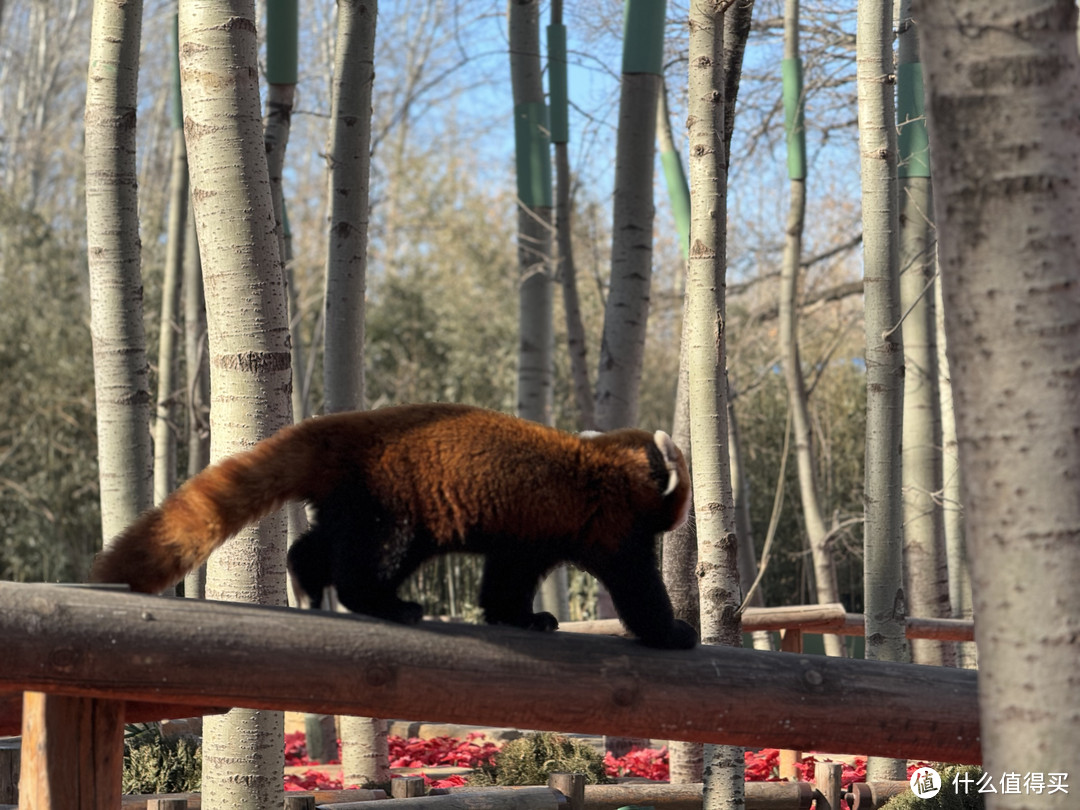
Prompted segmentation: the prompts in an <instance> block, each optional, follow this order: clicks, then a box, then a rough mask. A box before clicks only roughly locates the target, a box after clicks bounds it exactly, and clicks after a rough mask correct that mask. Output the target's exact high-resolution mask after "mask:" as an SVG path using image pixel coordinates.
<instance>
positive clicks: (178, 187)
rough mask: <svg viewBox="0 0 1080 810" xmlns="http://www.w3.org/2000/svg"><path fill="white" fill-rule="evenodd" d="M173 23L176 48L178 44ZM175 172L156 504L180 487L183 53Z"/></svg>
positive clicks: (176, 58)
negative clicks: (178, 370) (179, 355)
mask: <svg viewBox="0 0 1080 810" xmlns="http://www.w3.org/2000/svg"><path fill="white" fill-rule="evenodd" d="M176 36H177V32H176V19H175V17H174V19H173V44H174V46H179V42H177V40H176ZM173 74H174V75H173V88H172V100H171V101H172V104H171V107H172V109H171V110H170V118H171V121H172V173H171V176H170V178H169V224H168V233H167V234H166V253H165V272H164V278H163V280H162V284H161V322H160V324H159V331H158V394H157V412H156V414H155V418H154V503H155V504H159V503H161V502H162V501H163V500H165V498H166V496H167V495H168V494H169V493H170V492H172V491H173V490H174V489H176V444H177V441H178V439H179V426H180V420H179V419H178V416H177V415H178V414H179V413H180V409H179V407H177V406H178V403H179V400H180V396H179V393H180V392H179V386H178V384H177V383H178V380H177V374H176V368H177V362H176V361H177V357H176V355H177V337H178V335H179V332H180V300H181V293H182V290H183V277H184V274H183V263H184V247H185V243H186V240H187V215H188V198H189V196H190V195H189V193H188V188H189V184H188V163H187V143H186V142H185V141H184V105H183V102H182V100H181V98H180V55H179V53H178V52H174V54H173Z"/></svg>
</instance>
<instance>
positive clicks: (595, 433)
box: [578, 430, 604, 439]
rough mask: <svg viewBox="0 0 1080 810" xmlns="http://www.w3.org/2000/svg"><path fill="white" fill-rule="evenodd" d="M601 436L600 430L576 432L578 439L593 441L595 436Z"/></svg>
mask: <svg viewBox="0 0 1080 810" xmlns="http://www.w3.org/2000/svg"><path fill="white" fill-rule="evenodd" d="M603 435H604V433H603V431H600V430H582V431H579V432H578V438H579V439H595V438H596V437H597V436H603Z"/></svg>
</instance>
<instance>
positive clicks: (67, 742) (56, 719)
mask: <svg viewBox="0 0 1080 810" xmlns="http://www.w3.org/2000/svg"><path fill="white" fill-rule="evenodd" d="M123 759H124V704H123V701H119V700H101V699H98V698H85V697H81V698H80V697H64V696H60V695H46V694H42V693H40V692H27V693H26V694H25V696H24V698H23V727H22V774H21V776H20V779H19V808H20V810H103V809H104V808H114V807H119V806H120V777H121V771H122V768H123Z"/></svg>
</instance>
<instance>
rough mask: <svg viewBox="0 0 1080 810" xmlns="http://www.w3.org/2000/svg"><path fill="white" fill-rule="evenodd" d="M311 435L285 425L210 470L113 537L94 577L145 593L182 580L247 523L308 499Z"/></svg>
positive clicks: (95, 567) (97, 561)
mask: <svg viewBox="0 0 1080 810" xmlns="http://www.w3.org/2000/svg"><path fill="white" fill-rule="evenodd" d="M304 439H305V435H304V434H303V433H301V432H300V431H298V430H297V429H296V428H286V429H285V430H283V431H281V432H279V433H277V434H275V435H274V436H271V437H270V438H269V439H266V440H264V441H262V442H260V443H259V444H257V445H256V446H255V447H253V448H252V449H251V450H249V451H247V452H245V453H240V454H238V455H235V456H230V457H229V458H226V459H223V460H222V461H220V462H218V463H217V464H214V465H212V466H210V467H208V468H206V469H205V470H203V471H202V472H201V473H199V474H198V475H196V476H195V477H194V478H192V479H190V480H189V481H187V482H186V483H185V484H184V485H183V486H182V487H180V488H179V489H178V490H176V492H174V493H173V494H172V495H170V496H169V497H168V498H166V499H165V501H164V502H163V503H162V504H161V506H159V507H156V508H154V509H148V510H147V511H146V512H144V513H143V514H142V515H141V516H139V518H138V519H136V520H135V522H134V523H132V524H131V525H130V526H128V527H127V528H126V529H125V530H124V531H123V532H121V533H120V534H118V535H117V536H116V537H115V538H114V539H113V540H112V541H111V542H110V543H108V544H107V545H106V547H105V550H104V551H102V552H100V553H99V554H98V555H97V557H96V558H95V559H94V563H93V566H92V567H91V569H90V581H91V582H119V583H126V584H127V585H129V586H130V587H131V589H132V590H133V591H139V592H142V593H160V592H161V591H163V590H165V589H166V588H168V587H169V586H171V585H174V584H175V583H177V582H179V581H180V580H181V579H183V577H184V575H185V574H187V573H188V572H189V571H192V570H194V569H195V568H197V567H198V566H199V565H201V564H202V563H203V562H204V561H205V560H206V558H207V557H209V556H210V552H212V551H213V550H214V549H216V548H217V547H218V546H220V545H221V544H222V543H224V542H225V541H226V540H228V539H229V538H230V537H232V536H233V535H234V534H236V533H237V532H238V531H240V530H241V529H242V528H244V526H247V525H248V524H249V523H253V522H254V521H256V520H259V519H260V518H263V517H265V516H266V515H268V514H270V513H271V512H274V511H275V510H277V509H278V508H280V507H281V506H282V505H283V504H284V503H285V502H287V501H290V500H297V499H302V498H305V497H307V495H306V494H305V485H306V484H307V483H309V482H310V480H311V476H312V472H313V468H314V464H313V458H312V456H313V451H312V450H311V447H310V442H307V441H305V440H304Z"/></svg>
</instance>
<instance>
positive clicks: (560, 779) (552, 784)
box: [548, 773, 585, 810]
mask: <svg viewBox="0 0 1080 810" xmlns="http://www.w3.org/2000/svg"><path fill="white" fill-rule="evenodd" d="M548 787H549V788H552V789H553V790H557V791H559V792H560V793H561V794H562V795H563V796H565V797H566V805H565V807H566V810H585V774H583V773H553V774H551V775H549V776H548Z"/></svg>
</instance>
